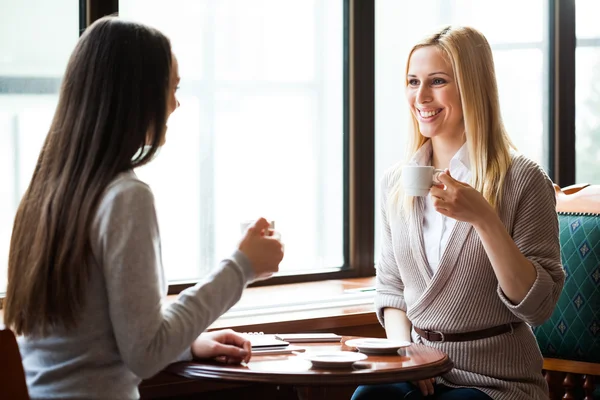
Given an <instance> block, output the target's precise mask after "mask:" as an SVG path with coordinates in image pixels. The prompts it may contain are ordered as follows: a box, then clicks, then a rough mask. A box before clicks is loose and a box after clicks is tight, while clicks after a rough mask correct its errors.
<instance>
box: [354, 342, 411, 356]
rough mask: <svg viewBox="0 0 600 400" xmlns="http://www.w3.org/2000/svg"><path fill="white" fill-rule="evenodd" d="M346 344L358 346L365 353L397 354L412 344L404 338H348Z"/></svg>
mask: <svg viewBox="0 0 600 400" xmlns="http://www.w3.org/2000/svg"><path fill="white" fill-rule="evenodd" d="M345 345H346V346H350V347H356V348H357V349H358V351H360V352H361V353H365V354H397V353H398V350H400V349H401V348H403V347H408V346H410V342H407V341H404V340H391V339H381V338H364V339H352V340H347V341H346V343H345Z"/></svg>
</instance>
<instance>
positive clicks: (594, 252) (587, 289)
mask: <svg viewBox="0 0 600 400" xmlns="http://www.w3.org/2000/svg"><path fill="white" fill-rule="evenodd" d="M599 206H600V204H599ZM558 209H559V211H558V219H559V224H560V245H561V258H562V262H563V266H564V268H565V274H566V280H565V286H564V288H563V291H562V294H561V296H560V298H559V300H558V304H557V306H556V309H555V310H554V313H553V314H552V317H551V318H550V319H549V320H548V321H547V322H546V323H544V324H543V325H541V326H539V327H535V328H534V332H535V335H536V338H537V341H538V345H539V347H540V350H541V352H542V354H543V355H544V357H550V358H561V359H566V360H573V361H584V362H591V363H600V213H595V212H568V211H560V208H558Z"/></svg>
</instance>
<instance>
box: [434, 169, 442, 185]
mask: <svg viewBox="0 0 600 400" xmlns="http://www.w3.org/2000/svg"><path fill="white" fill-rule="evenodd" d="M443 172H444V170H443V169H434V170H433V184H434V185H442V182H440V179H439V175H440V174H441V173H443Z"/></svg>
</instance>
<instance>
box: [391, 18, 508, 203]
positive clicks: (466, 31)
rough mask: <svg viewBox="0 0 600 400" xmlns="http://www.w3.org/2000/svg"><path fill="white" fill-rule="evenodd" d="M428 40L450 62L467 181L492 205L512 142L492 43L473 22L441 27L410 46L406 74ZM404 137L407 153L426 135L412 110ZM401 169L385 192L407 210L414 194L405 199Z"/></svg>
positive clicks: (496, 200)
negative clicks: (461, 126) (460, 115)
mask: <svg viewBox="0 0 600 400" xmlns="http://www.w3.org/2000/svg"><path fill="white" fill-rule="evenodd" d="M427 46H434V47H436V48H438V49H439V50H440V51H441V53H442V54H443V55H444V56H445V57H447V58H448V60H449V61H450V63H451V65H452V70H453V71H454V78H455V80H456V83H457V85H458V92H459V95H460V99H461V104H462V111H463V120H464V124H465V135H466V141H467V148H468V153H469V160H470V163H471V176H472V180H471V185H472V186H473V187H474V188H475V189H477V190H478V191H479V192H480V193H481V194H482V195H483V197H484V198H485V199H486V200H487V201H488V202H489V203H490V204H491V205H492V207H494V208H496V207H497V206H498V204H499V203H500V201H501V195H502V185H503V183H504V177H505V176H506V171H507V170H508V168H509V167H510V162H511V161H510V160H511V158H510V149H511V148H515V146H514V145H513V143H512V142H511V140H510V138H509V137H508V134H507V133H506V129H505V128H504V124H503V122H502V117H501V115H500V101H499V99H498V85H497V83H496V73H495V71H494V59H493V56H492V49H491V48H490V45H489V43H488V41H487V39H486V38H485V36H483V34H482V33H481V32H479V31H478V30H476V29H474V28H470V27H450V26H448V27H444V28H443V29H441V30H439V31H437V32H435V33H433V34H431V35H429V36H427V37H426V38H425V39H423V40H421V41H420V42H419V43H417V44H416V45H415V46H414V47H413V48H412V49H411V51H410V52H409V56H408V59H407V61H406V75H408V68H409V65H410V58H411V57H412V54H413V53H414V52H415V50H417V49H420V48H422V47H427ZM406 75H405V76H406ZM405 79H406V78H405ZM405 84H408V81H406V83H405ZM408 137H409V139H408V146H407V154H408V156H409V158H410V157H412V156H413V155H414V154H415V153H416V152H417V150H418V149H419V148H420V147H421V146H423V144H425V142H426V141H427V140H428V138H426V137H425V136H423V135H422V134H421V132H420V130H419V124H418V122H417V120H416V118H415V117H414V115H412V113H411V121H410V123H409V134H408ZM400 174H401V168H400V167H398V168H397V169H396V171H395V174H394V175H395V178H394V179H393V181H395V183H394V186H393V188H392V191H391V194H390V197H389V198H390V201H391V202H392V204H393V205H396V206H398V205H399V206H400V208H403V209H405V210H406V211H409V210H410V209H411V208H412V205H413V198H412V197H406V198H405V199H404V201H403V199H402V198H403V197H404V196H403V193H402V188H401V183H400V179H399V176H400Z"/></svg>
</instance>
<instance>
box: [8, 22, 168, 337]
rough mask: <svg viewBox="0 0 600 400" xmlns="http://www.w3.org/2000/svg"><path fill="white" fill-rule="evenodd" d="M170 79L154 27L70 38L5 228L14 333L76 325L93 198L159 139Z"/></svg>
mask: <svg viewBox="0 0 600 400" xmlns="http://www.w3.org/2000/svg"><path fill="white" fill-rule="evenodd" d="M170 73H171V45H170V42H169V40H168V39H167V38H166V37H165V36H164V35H163V34H161V33H160V32H159V31H157V30H156V29H153V28H150V27H147V26H144V25H142V24H138V23H133V22H128V21H125V20H122V19H119V18H116V17H105V18H102V19H100V20H98V21H96V22H95V23H94V24H92V25H91V26H90V27H89V28H88V29H87V30H86V31H85V32H84V33H83V35H82V36H81V38H80V39H79V41H78V43H77V45H76V47H75V49H74V51H73V53H72V55H71V57H70V59H69V63H68V65H67V69H66V72H65V75H64V77H63V81H62V85H61V88H60V94H59V101H58V105H57V108H56V112H55V114H54V118H53V120H52V124H51V126H50V130H49V131H48V135H47V137H46V140H45V142H44V145H43V147H42V150H41V152H40V155H39V157H38V160H37V164H36V167H35V170H34V173H33V177H32V178H31V182H30V183H29V186H28V188H27V190H26V191H25V194H24V195H23V198H22V199H21V203H20V204H19V208H18V210H17V214H16V217H15V221H14V225H13V231H12V237H11V243H10V251H9V260H8V288H7V293H6V299H5V301H6V304H5V311H4V322H5V324H6V325H7V326H8V327H10V328H12V329H13V330H14V331H15V332H16V333H17V334H24V335H45V334H47V333H48V332H49V330H50V328H52V327H55V326H60V327H63V328H65V329H71V328H73V327H75V325H76V324H77V320H78V316H79V313H80V312H81V311H82V308H83V305H84V298H85V296H84V293H85V289H86V285H87V281H88V277H89V267H90V266H89V259H90V253H91V245H90V226H91V222H92V220H93V218H94V214H95V212H96V208H97V205H98V201H99V199H100V196H101V195H102V193H103V191H104V190H105V189H106V187H107V185H108V184H109V183H110V182H111V181H112V180H113V179H114V178H115V177H116V176H117V175H118V174H119V173H121V172H123V171H126V170H129V169H132V168H134V167H137V166H140V165H143V164H145V163H147V162H148V161H150V160H151V159H152V157H153V156H154V154H155V153H156V151H157V150H158V148H159V146H160V144H161V143H162V142H163V141H164V135H165V130H166V127H165V124H166V120H167V92H168V88H169V77H170Z"/></svg>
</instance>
